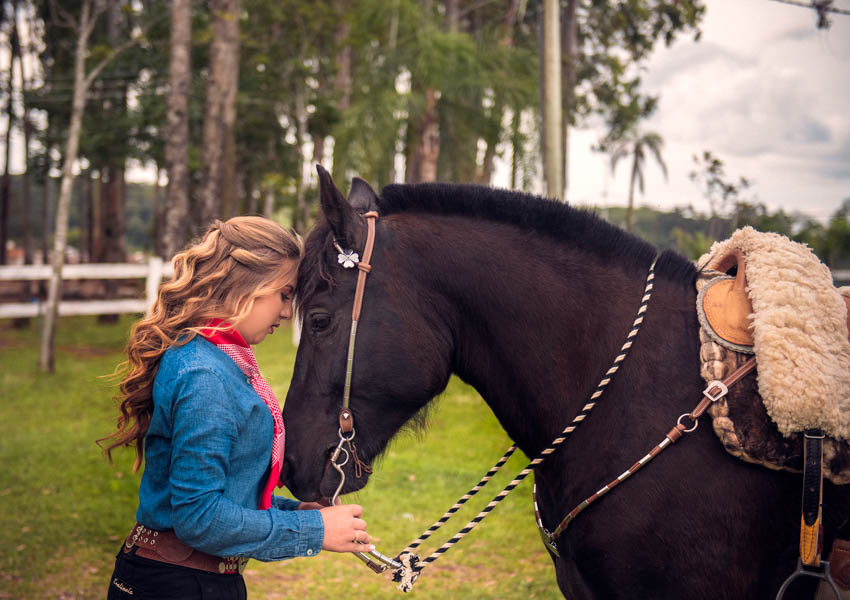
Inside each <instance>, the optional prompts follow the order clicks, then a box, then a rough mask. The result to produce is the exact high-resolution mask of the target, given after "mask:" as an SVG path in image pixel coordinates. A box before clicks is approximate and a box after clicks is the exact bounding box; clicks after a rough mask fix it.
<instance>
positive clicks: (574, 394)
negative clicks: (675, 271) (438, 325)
mask: <svg viewBox="0 0 850 600" xmlns="http://www.w3.org/2000/svg"><path fill="white" fill-rule="evenodd" d="M446 221H450V220H446ZM455 226H457V227H459V228H460V229H461V230H460V231H458V232H456V233H458V235H451V234H449V235H448V236H447V237H446V238H445V239H451V240H452V243H451V244H448V245H444V246H442V247H441V248H440V249H439V250H438V251H436V252H437V254H438V255H439V259H438V260H436V261H433V260H432V261H431V265H432V270H433V271H432V273H431V274H430V276H428V277H427V278H429V279H432V280H431V281H430V283H425V285H427V286H430V287H431V290H432V291H433V289H434V288H436V289H438V290H441V293H442V294H443V295H444V296H445V298H444V299H445V302H444V303H443V304H442V307H443V310H444V311H445V314H444V315H443V318H444V319H445V321H446V323H447V326H448V327H449V328H450V329H451V336H452V338H453V339H454V340H455V347H454V356H453V362H452V369H453V371H454V372H455V373H457V374H458V375H459V376H460V377H461V378H462V379H464V380H465V381H467V382H468V383H470V384H472V385H473V386H474V387H475V388H476V389H477V390H478V392H479V393H480V394H481V395H482V397H483V398H484V399H485V401H486V402H487V403H488V404H489V405H490V407H491V408H492V410H493V412H494V413H495V415H496V417H497V418H498V419H499V421H500V422H501V424H502V426H503V427H504V428H505V430H506V431H507V433H508V435H510V436H511V438H512V439H514V440H515V441H516V442H517V443H518V444H519V446H520V447H521V448H522V449H523V450H524V451H525V452H526V453H536V452H537V451H539V450H540V449H542V448H543V447H545V446H546V445H547V444H548V442H549V441H551V439H552V438H554V437H555V435H557V433H558V432H560V431H561V429H563V427H564V426H565V425H566V424H567V423H568V422H569V420H571V419H572V418H573V416H574V415H575V414H576V412H577V411H578V409H580V408H581V406H582V405H583V404H584V403H586V402H587V400H588V398H589V395H590V393H591V392H592V391H593V389H594V388H595V386H596V384H597V383H598V382H599V380H600V379H601V378H602V376H603V374H604V373H605V371H606V370H607V369H608V368H609V366H610V365H611V361H612V360H613V359H614V357H615V356H616V355H617V353H618V351H619V349H620V347H621V346H622V344H623V343H624V341H625V338H626V335H627V334H628V332H629V330H630V328H631V324H632V322H633V320H634V319H635V316H636V311H637V309H638V306H639V304H640V301H641V297H642V296H643V289H644V285H645V279H646V271H643V270H642V269H639V268H631V269H625V268H621V267H620V266H619V265H618V264H616V263H615V264H610V262H608V264H606V261H603V260H602V259H601V258H598V257H596V256H594V255H593V254H592V253H587V252H580V251H578V250H576V249H574V248H569V247H568V246H567V245H565V244H563V243H559V242H557V241H555V240H551V239H549V238H546V237H543V236H538V237H535V236H529V235H528V234H527V233H523V232H519V231H516V230H512V229H511V228H509V227H507V226H504V225H492V224H486V225H483V226H481V225H478V224H477V225H476V227H475V228H466V229H463V227H462V225H460V224H455ZM447 227H450V226H449V225H446V223H442V224H441V229H442V234H443V235H444V236H446V234H447V232H446V228H447ZM422 234H424V235H427V234H428V231H427V227H426V228H424V230H423V231H422ZM673 287H678V288H681V287H682V286H673ZM657 295H659V296H661V297H662V298H661V299H660V300H659V301H657V302H656V304H659V307H658V308H656V307H655V306H651V307H650V310H651V311H653V312H654V313H657V312H658V311H660V310H668V309H671V308H672V310H673V317H672V318H673V322H671V321H670V320H669V319H668V317H667V316H665V317H664V319H663V320H662V319H659V321H658V322H657V323H656V324H655V326H648V327H647V329H649V330H651V332H647V333H641V334H640V335H643V336H644V337H645V338H648V340H647V341H646V342H644V340H638V341H637V342H636V345H647V344H650V343H654V344H660V345H662V346H663V347H664V348H665V349H666V350H667V351H668V352H669V353H672V354H673V355H678V356H676V358H677V359H678V358H680V357H681V356H684V355H687V354H689V353H693V352H694V349H695V348H696V340H695V339H694V340H693V342H692V343H691V342H687V341H685V340H682V339H680V338H683V336H684V335H686V332H685V331H684V330H685V329H689V327H687V326H686V324H687V323H688V322H690V321H691V320H692V321H693V323H694V324H695V322H696V319H695V317H693V303H692V300H693V298H692V296H693V292H691V293H690V297H688V296H689V294H688V293H687V292H684V291H676V290H673V289H672V288H671V287H670V286H668V288H667V289H664V284H663V283H662V284H661V289H660V290H659V291H658V292H657ZM688 302H691V304H690V305H688ZM686 313H687V314H686ZM694 335H695V332H694ZM635 360H640V361H641V365H642V368H643V369H644V370H646V369H648V368H652V367H648V366H647V365H648V364H649V362H648V361H649V359H648V357H647V356H643V357H641V358H640V359H635Z"/></svg>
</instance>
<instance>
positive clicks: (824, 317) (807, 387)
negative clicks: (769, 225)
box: [697, 227, 850, 484]
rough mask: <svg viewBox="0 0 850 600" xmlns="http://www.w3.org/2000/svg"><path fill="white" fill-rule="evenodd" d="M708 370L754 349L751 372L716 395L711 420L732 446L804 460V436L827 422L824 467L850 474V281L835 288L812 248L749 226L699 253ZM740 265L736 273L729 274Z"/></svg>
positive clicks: (795, 463) (717, 371) (763, 456)
mask: <svg viewBox="0 0 850 600" xmlns="http://www.w3.org/2000/svg"><path fill="white" fill-rule="evenodd" d="M698 267H699V268H700V276H699V278H698V281H697V292H698V295H697V313H698V316H699V321H700V358H701V363H702V364H701V373H702V376H703V378H704V379H705V380H706V381H711V380H715V379H723V378H724V377H725V376H726V375H727V374H728V373H731V372H732V370H734V369H735V368H737V367H738V366H739V365H740V364H742V363H743V362H744V361H745V360H746V359H747V358H749V356H748V355H749V354H753V353H754V354H755V355H756V360H757V364H758V367H757V378H756V380H757V384H756V382H753V381H752V378H750V379H749V380H744V381H742V382H741V383H739V384H738V385H737V386H734V387H733V388H732V389H730V390H729V394H728V395H727V396H726V397H725V398H723V399H721V400H719V401H717V402H715V403H713V405H712V406H711V407H710V408H709V413H710V414H711V415H712V417H713V423H712V425H713V427H714V430H715V432H716V433H717V435H718V437H720V439H721V441H722V442H723V445H724V447H725V448H726V450H727V451H729V452H730V453H731V454H733V455H735V456H738V457H739V458H742V459H744V460H746V461H748V462H753V463H758V464H763V465H765V466H768V467H771V468H777V469H787V470H790V471H800V470H801V469H802V457H803V448H802V436H800V435H795V434H798V433H799V432H802V431H804V430H806V429H814V428H816V429H820V430H822V431H823V432H824V434H825V435H826V436H827V437H826V439H825V440H824V446H823V448H824V474H825V476H827V477H828V478H829V479H831V480H832V481H833V482H834V483H837V484H844V483H850V340H848V306H850V288H841V289H840V290H839V289H836V288H835V287H834V285H833V283H832V276H831V274H830V272H829V269H828V268H827V267H826V266H825V265H823V264H822V263H821V262H820V261H819V260H818V259H817V257H816V256H815V255H814V254H813V253H812V252H811V250H810V249H809V248H808V247H807V246H805V245H803V244H798V243H796V242H792V241H790V240H789V239H788V238H786V237H784V236H781V235H777V234H774V233H761V232H758V231H755V230H754V229H753V228H751V227H745V228H743V229H740V230H738V231H736V232H735V233H734V234H733V235H732V237H731V238H729V239H728V240H726V241H723V242H718V243H715V244H714V245H713V246H712V247H711V249H710V250H709V252H708V253H707V254H706V255H705V256H703V257H702V258H700V260H699V261H698ZM730 273H731V274H733V275H730Z"/></svg>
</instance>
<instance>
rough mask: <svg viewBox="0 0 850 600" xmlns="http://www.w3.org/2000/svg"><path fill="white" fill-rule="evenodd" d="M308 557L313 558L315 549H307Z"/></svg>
mask: <svg viewBox="0 0 850 600" xmlns="http://www.w3.org/2000/svg"><path fill="white" fill-rule="evenodd" d="M307 556H313V549H312V548H307Z"/></svg>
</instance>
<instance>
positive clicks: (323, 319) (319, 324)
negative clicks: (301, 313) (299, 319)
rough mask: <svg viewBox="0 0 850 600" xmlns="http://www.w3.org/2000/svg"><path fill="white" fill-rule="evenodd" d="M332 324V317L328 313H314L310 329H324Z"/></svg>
mask: <svg viewBox="0 0 850 600" xmlns="http://www.w3.org/2000/svg"><path fill="white" fill-rule="evenodd" d="M330 324H331V318H330V316H328V315H313V316H312V317H310V329H311V330H312V331H313V333H318V332H320V331H324V330H325V329H327V328H328V327H329V326H330Z"/></svg>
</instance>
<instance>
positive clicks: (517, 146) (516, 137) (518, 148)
mask: <svg viewBox="0 0 850 600" xmlns="http://www.w3.org/2000/svg"><path fill="white" fill-rule="evenodd" d="M512 111H513V114H512V115H511V189H512V190H515V189H517V172H518V171H519V159H520V156H522V155H523V154H524V150H523V148H522V136H520V133H519V126H520V122H521V119H522V110H521V109H520V107H519V106H518V105H516V104H515V105H514V107H513V109H512Z"/></svg>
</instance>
